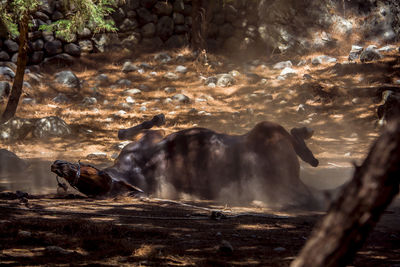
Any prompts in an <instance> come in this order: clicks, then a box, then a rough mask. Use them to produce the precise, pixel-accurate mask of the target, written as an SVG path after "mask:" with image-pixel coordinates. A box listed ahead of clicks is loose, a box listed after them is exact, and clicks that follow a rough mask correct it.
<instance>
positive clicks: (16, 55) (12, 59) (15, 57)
mask: <svg viewBox="0 0 400 267" xmlns="http://www.w3.org/2000/svg"><path fill="white" fill-rule="evenodd" d="M17 60H18V53H15V54H14V55H12V57H11V62H13V63H17Z"/></svg>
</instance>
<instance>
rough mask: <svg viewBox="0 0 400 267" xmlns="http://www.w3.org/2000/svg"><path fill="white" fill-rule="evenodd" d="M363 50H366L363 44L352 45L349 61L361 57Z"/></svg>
mask: <svg viewBox="0 0 400 267" xmlns="http://www.w3.org/2000/svg"><path fill="white" fill-rule="evenodd" d="M363 50H364V48H363V47H362V46H358V45H352V46H351V50H350V53H349V57H348V60H349V61H355V60H356V59H357V58H359V57H360V54H361V52H362V51H363Z"/></svg>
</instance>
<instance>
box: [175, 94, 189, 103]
mask: <svg viewBox="0 0 400 267" xmlns="http://www.w3.org/2000/svg"><path fill="white" fill-rule="evenodd" d="M172 99H173V100H174V101H177V102H180V103H183V104H188V103H190V98H189V97H188V96H186V95H184V94H176V95H174V96H173V97H172Z"/></svg>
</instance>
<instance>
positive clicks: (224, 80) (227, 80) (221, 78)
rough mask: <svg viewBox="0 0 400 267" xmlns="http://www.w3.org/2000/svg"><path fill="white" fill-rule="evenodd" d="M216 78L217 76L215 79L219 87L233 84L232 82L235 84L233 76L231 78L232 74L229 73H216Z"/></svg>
mask: <svg viewBox="0 0 400 267" xmlns="http://www.w3.org/2000/svg"><path fill="white" fill-rule="evenodd" d="M217 78H218V80H217V83H216V84H217V86H220V87H228V86H231V85H233V84H235V82H236V81H235V78H233V76H232V75H230V74H219V75H217Z"/></svg>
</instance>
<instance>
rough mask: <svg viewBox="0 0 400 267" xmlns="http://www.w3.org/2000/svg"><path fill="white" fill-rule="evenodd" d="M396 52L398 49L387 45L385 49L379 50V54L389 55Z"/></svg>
mask: <svg viewBox="0 0 400 267" xmlns="http://www.w3.org/2000/svg"><path fill="white" fill-rule="evenodd" d="M394 50H396V47H395V46H394V45H386V46H384V47H381V48H379V49H378V52H381V53H388V52H392V51H394Z"/></svg>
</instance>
